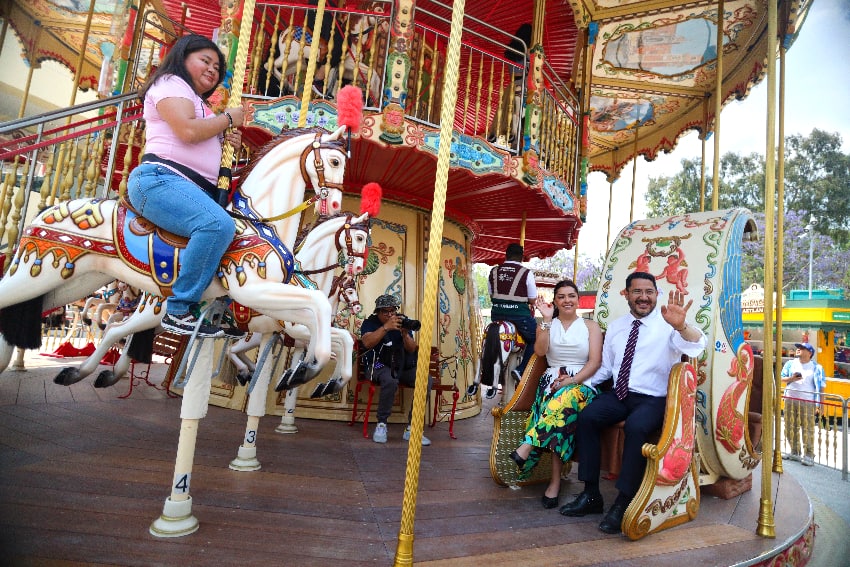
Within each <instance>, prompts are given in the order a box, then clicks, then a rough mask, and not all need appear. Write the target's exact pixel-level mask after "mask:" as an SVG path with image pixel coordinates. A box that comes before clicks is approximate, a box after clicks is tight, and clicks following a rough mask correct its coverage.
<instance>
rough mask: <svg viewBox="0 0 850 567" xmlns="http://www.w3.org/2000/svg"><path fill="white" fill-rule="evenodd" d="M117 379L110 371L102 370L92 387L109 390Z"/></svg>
mask: <svg viewBox="0 0 850 567" xmlns="http://www.w3.org/2000/svg"><path fill="white" fill-rule="evenodd" d="M119 379H120V378H119V377H118V376H116V375H115V372H113V371H112V370H104V371H102V372H101V373H100V374H98V375H97V380H95V381H94V387H95V388H109V387H110V386H114V385H115V384H117V383H118V380H119Z"/></svg>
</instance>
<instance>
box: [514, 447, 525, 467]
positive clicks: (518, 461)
mask: <svg viewBox="0 0 850 567" xmlns="http://www.w3.org/2000/svg"><path fill="white" fill-rule="evenodd" d="M511 459H513V460H514V462H515V463H516V466H518V467H519V470H522V469H523V467H525V462H526V461H527V460H528V459H523V458H522V457H520V456H519V453H517V452H516V451H515V450H514V451H511Z"/></svg>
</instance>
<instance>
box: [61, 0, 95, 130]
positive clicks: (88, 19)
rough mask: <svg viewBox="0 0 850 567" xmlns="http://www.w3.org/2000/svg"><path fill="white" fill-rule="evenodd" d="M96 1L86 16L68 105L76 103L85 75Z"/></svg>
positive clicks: (92, 0)
mask: <svg viewBox="0 0 850 567" xmlns="http://www.w3.org/2000/svg"><path fill="white" fill-rule="evenodd" d="M94 3H95V0H91V3H90V4H89V15H88V16H87V17H86V29H85V31H84V32H83V41H82V43H81V44H80V59H79V60H78V61H77V71H76V73H74V88H73V90H72V91H71V102H69V103H68V106H74V103H75V102H76V101H77V90H78V89H79V88H80V78H82V76H83V65H84V64H85V62H86V44H88V42H89V33H90V32H91V20H92V17H93V16H94ZM67 123H68V124H70V123H71V117H70V116H69V117H68V122H67Z"/></svg>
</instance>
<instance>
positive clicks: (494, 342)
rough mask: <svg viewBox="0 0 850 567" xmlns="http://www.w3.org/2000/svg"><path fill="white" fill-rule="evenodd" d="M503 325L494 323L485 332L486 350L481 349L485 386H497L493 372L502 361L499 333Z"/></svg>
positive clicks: (482, 374) (482, 378)
mask: <svg viewBox="0 0 850 567" xmlns="http://www.w3.org/2000/svg"><path fill="white" fill-rule="evenodd" d="M500 329H501V324H500V323H498V322H493V323H490V324H489V325H487V329H486V330H485V331H484V348H483V349H481V380H480V382H481V383H482V384H484V385H485V386H490V387H492V386H495V385H496V376H495V372H494V371H493V369H494V367H495V366H496V363H497V362H499V361H500V360H501V350H502V346H501V339H500V338H499V334H500V333H499V331H500Z"/></svg>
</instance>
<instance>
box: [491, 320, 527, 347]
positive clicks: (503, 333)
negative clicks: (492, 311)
mask: <svg viewBox="0 0 850 567" xmlns="http://www.w3.org/2000/svg"><path fill="white" fill-rule="evenodd" d="M490 324H491V325H499V340H500V341H502V342H503V343H504V342H507V341H513V342H514V344H515V345H517V347H520V346H525V339H523V338H522V335H520V334H519V333H518V332H517V330H516V325H514V324H513V322H511V321H493V322H492V323H490Z"/></svg>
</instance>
